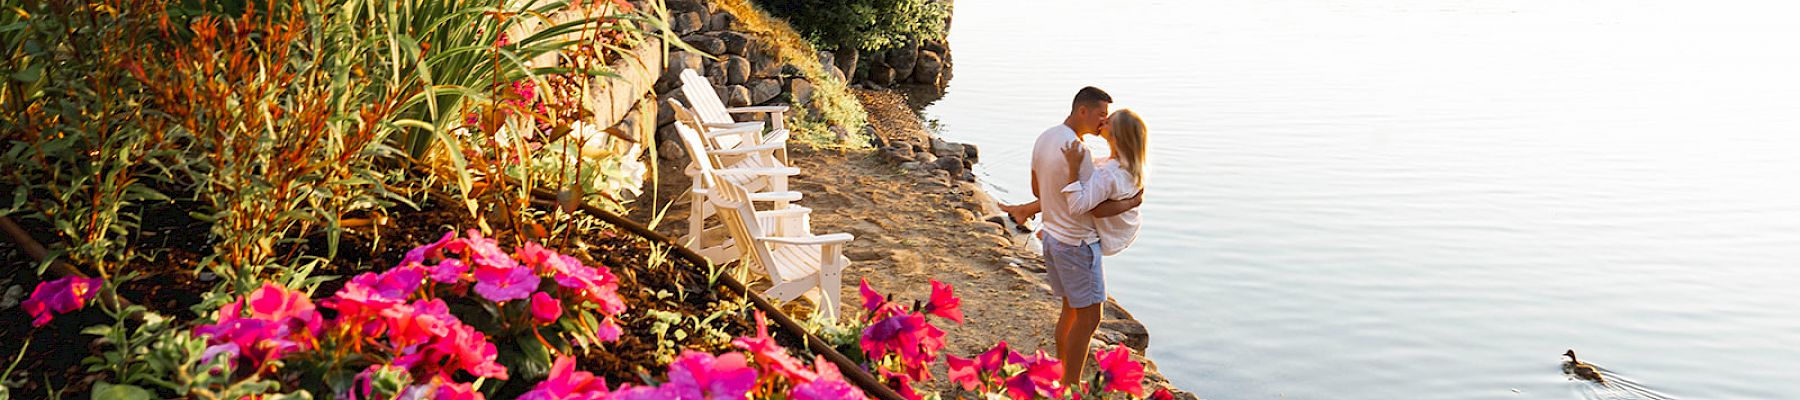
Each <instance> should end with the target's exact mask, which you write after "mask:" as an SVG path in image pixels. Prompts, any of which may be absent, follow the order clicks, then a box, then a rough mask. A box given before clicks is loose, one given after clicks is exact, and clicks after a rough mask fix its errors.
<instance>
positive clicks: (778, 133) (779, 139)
mask: <svg viewBox="0 0 1800 400" xmlns="http://www.w3.org/2000/svg"><path fill="white" fill-rule="evenodd" d="M787 140H788V130H787V129H776V130H773V131H769V133H766V134H763V137H762V142H763V143H787Z"/></svg>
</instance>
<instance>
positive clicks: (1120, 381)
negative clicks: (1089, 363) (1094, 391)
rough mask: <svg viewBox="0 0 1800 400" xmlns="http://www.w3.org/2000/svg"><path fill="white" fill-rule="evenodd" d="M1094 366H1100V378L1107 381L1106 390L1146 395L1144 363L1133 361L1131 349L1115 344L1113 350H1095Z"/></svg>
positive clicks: (1140, 395)
mask: <svg viewBox="0 0 1800 400" xmlns="http://www.w3.org/2000/svg"><path fill="white" fill-rule="evenodd" d="M1094 366H1095V367H1098V368H1100V380H1101V381H1102V382H1106V386H1105V387H1104V388H1103V389H1104V390H1111V391H1118V392H1125V393H1130V394H1131V395H1132V396H1138V397H1143V396H1144V384H1143V381H1144V365H1143V364H1138V363H1137V362H1136V361H1131V350H1130V349H1126V348H1125V346H1114V347H1113V348H1112V350H1100V351H1095V352H1094Z"/></svg>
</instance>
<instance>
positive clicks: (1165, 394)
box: [1150, 388, 1175, 400]
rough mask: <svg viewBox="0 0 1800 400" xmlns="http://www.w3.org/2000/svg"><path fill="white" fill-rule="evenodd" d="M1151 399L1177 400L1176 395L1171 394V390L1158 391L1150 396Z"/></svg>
mask: <svg viewBox="0 0 1800 400" xmlns="http://www.w3.org/2000/svg"><path fill="white" fill-rule="evenodd" d="M1150 399H1151V400H1175V394H1173V393H1169V388H1162V389H1156V393H1151V394H1150Z"/></svg>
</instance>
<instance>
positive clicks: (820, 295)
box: [708, 182, 855, 319]
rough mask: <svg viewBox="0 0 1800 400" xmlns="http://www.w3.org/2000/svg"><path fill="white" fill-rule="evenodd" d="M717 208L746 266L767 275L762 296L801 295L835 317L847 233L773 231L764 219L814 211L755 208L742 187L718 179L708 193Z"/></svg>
mask: <svg viewBox="0 0 1800 400" xmlns="http://www.w3.org/2000/svg"><path fill="white" fill-rule="evenodd" d="M708 198H709V200H710V202H712V203H713V206H714V207H717V208H718V210H719V216H720V218H719V219H721V220H723V221H724V222H725V227H726V228H727V229H729V230H730V231H731V238H732V240H734V241H736V242H737V243H738V245H737V249H738V250H739V259H740V260H742V261H743V263H744V265H745V266H747V267H749V268H751V269H752V270H755V271H760V272H763V273H764V274H767V275H768V276H769V281H770V283H771V284H772V286H771V287H770V288H769V290H768V291H765V292H763V296H764V297H768V298H771V299H776V300H778V301H783V302H785V301H789V300H793V299H794V298H795V297H800V296H802V295H805V296H806V298H807V300H811V301H812V302H813V305H815V306H816V308H817V312H819V313H821V314H823V316H824V317H826V318H833V319H835V318H837V314H838V308H839V298H840V297H841V294H840V290H842V287H843V280H844V278H843V275H844V267H847V266H849V265H850V259H849V258H847V257H844V255H843V248H844V244H845V243H849V242H850V241H851V240H855V237H854V236H851V235H850V234H848V233H832V234H826V235H816V236H815V235H813V234H812V232H788V233H789V234H788V235H774V234H771V233H770V232H769V231H767V230H764V229H763V224H764V223H766V222H765V221H769V220H787V219H794V218H803V217H805V216H806V214H808V213H811V212H812V210H811V209H808V208H805V207H799V206H794V207H790V208H787V209H784V210H773V211H763V212H757V211H756V210H755V208H753V207H751V200H750V194H749V193H748V192H746V191H744V188H743V187H740V186H738V185H736V184H732V183H730V182H720V183H719V185H718V187H716V188H715V190H713V191H712V195H711V196H708Z"/></svg>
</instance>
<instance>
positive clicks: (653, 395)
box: [606, 385, 686, 400]
mask: <svg viewBox="0 0 1800 400" xmlns="http://www.w3.org/2000/svg"><path fill="white" fill-rule="evenodd" d="M668 399H682V400H685V399H686V398H683V397H679V395H678V394H676V393H675V392H674V391H673V390H672V388H670V387H668V386H664V387H651V386H630V385H626V386H620V387H619V390H617V391H614V392H612V395H611V396H607V398H606V400H668Z"/></svg>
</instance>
